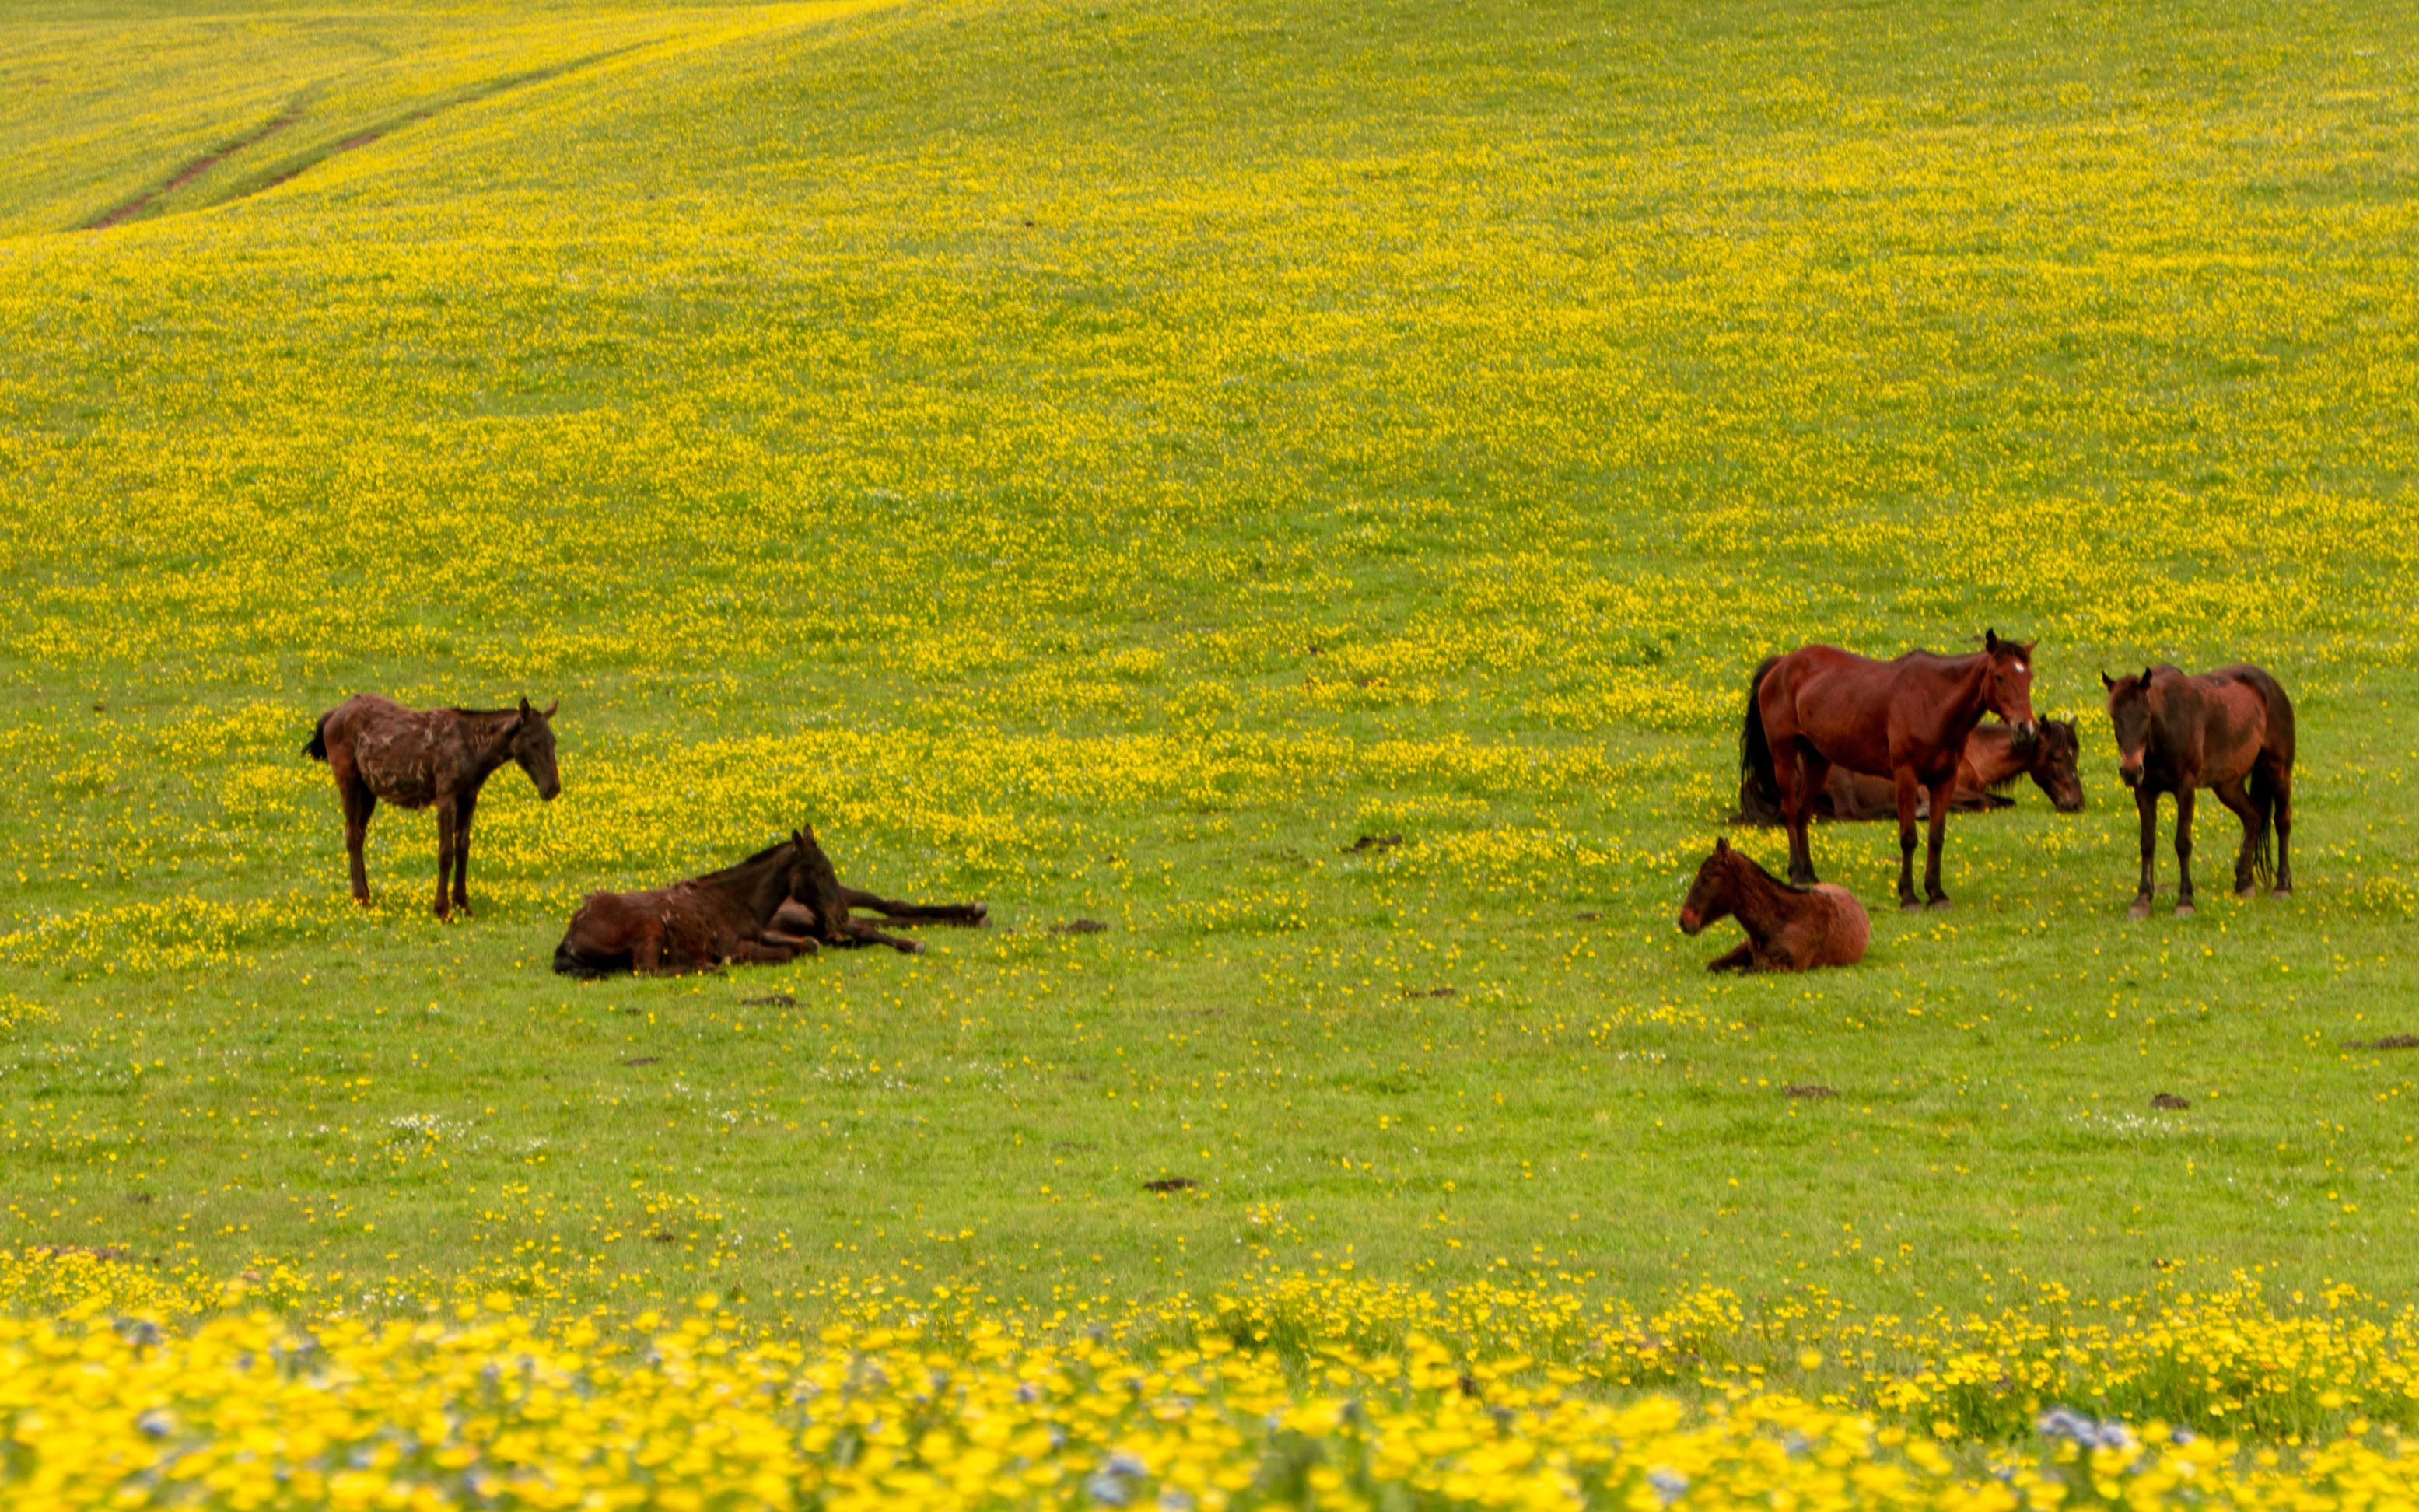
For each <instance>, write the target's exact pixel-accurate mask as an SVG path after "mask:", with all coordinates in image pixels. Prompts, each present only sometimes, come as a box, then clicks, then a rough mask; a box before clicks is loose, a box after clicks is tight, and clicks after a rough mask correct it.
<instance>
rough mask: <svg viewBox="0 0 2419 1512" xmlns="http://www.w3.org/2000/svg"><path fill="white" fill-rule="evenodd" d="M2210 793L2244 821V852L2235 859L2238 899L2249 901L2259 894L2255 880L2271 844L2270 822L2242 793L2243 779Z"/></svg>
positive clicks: (2219, 785) (2212, 789) (2225, 783)
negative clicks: (2265, 849) (2264, 851)
mask: <svg viewBox="0 0 2419 1512" xmlns="http://www.w3.org/2000/svg"><path fill="white" fill-rule="evenodd" d="M2210 791H2211V792H2212V793H2214V794H2216V795H2217V801H2218V802H2220V803H2223V804H2225V805H2226V807H2227V808H2228V809H2231V810H2234V817H2236V818H2237V819H2240V820H2242V854H2241V855H2239V856H2236V857H2235V858H2234V895H2235V896H2236V897H2238V898H2248V897H2250V896H2251V895H2252V894H2253V893H2254V892H2256V891H2257V890H2258V889H2257V887H2256V886H2255V885H2254V879H2255V877H2256V876H2257V870H2258V864H2259V852H2260V850H2261V848H2262V847H2263V846H2264V845H2265V844H2266V842H2267V840H2268V818H2267V816H2266V815H2265V814H2263V813H2261V812H2260V811H2259V806H2258V805H2257V804H2256V803H2254V802H2252V801H2251V795H2249V794H2248V793H2245V792H2244V791H2242V780H2241V779H2236V780H2235V781H2232V782H2221V783H2219V784H2218V785H2217V786H2216V787H2214V788H2211V790H2210Z"/></svg>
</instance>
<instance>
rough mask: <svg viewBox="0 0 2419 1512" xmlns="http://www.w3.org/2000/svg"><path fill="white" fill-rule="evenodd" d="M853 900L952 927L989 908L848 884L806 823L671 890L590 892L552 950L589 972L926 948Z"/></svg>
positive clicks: (568, 971) (557, 963) (565, 966)
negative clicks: (873, 919) (883, 894)
mask: <svg viewBox="0 0 2419 1512" xmlns="http://www.w3.org/2000/svg"><path fill="white" fill-rule="evenodd" d="M851 907H858V908H871V909H872V910H874V911H875V912H877V913H881V914H886V915H887V916H889V917H890V918H896V919H902V920H919V919H932V920H938V921H942V922H947V923H952V924H979V923H981V922H982V921H983V919H984V918H985V917H986V916H987V915H988V913H989V910H988V909H987V908H985V907H984V905H983V904H981V903H931V904H925V903H894V902H892V901H890V900H889V899H886V898H877V897H875V896H874V895H873V894H872V893H870V892H866V891H863V890H861V889H859V888H855V887H842V886H840V876H839V873H838V872H835V871H834V870H833V868H832V863H831V857H830V856H827V855H825V854H824V848H823V846H822V844H821V843H820V842H818V841H816V839H815V832H814V829H813V827H812V826H809V827H808V828H806V829H802V830H793V831H792V832H791V835H790V838H789V839H788V840H786V841H781V842H779V843H778V844H776V845H771V846H767V847H766V848H765V849H763V850H761V851H759V852H757V853H756V854H755V855H753V856H749V857H748V858H747V859H746V860H744V861H742V862H740V863H739V864H738V865H736V866H729V867H725V868H723V869H722V870H721V871H719V872H710V873H708V874H707V875H705V876H701V877H692V878H691V879H689V880H688V881H686V882H676V883H674V884H672V885H671V886H670V887H658V888H655V889H654V890H653V891H649V892H592V893H590V894H589V895H588V897H587V898H586V900H585V901H583V902H582V903H580V905H579V909H578V912H577V913H575V914H573V915H572V916H571V925H570V927H569V928H568V929H566V930H564V931H563V935H562V943H561V944H560V945H557V946H556V947H555V948H554V969H555V970H557V971H559V972H562V974H563V975H565V976H570V977H591V978H593V977H605V976H610V975H613V974H614V973H616V972H622V971H634V972H642V973H656V972H661V973H673V972H683V971H701V970H704V969H706V968H708V967H711V966H718V965H725V964H730V963H732V962H758V963H778V962H783V961H791V960H794V959H796V958H797V957H799V956H802V955H812V954H814V953H815V951H816V950H817V949H819V948H820V947H821V946H824V945H832V946H838V947H841V948H846V947H850V946H858V945H888V946H893V947H895V948H897V949H901V950H905V951H909V952H914V951H917V950H921V949H923V947H922V946H921V945H919V944H917V942H916V941H914V940H910V939H904V938H901V937H900V936H898V935H895V934H885V933H882V932H881V931H880V930H878V929H876V928H874V927H873V926H872V925H871V924H870V923H867V922H866V921H864V920H863V919H855V918H850V917H849V912H848V911H849V909H850V908H851Z"/></svg>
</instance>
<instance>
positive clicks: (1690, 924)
mask: <svg viewBox="0 0 2419 1512" xmlns="http://www.w3.org/2000/svg"><path fill="white" fill-rule="evenodd" d="M1704 927H1705V921H1704V920H1703V919H1702V918H1698V917H1697V911H1696V910H1695V909H1693V908H1683V909H1681V910H1680V933H1683V934H1687V935H1692V936H1693V935H1694V934H1696V933H1697V932H1698V931H1700V930H1702V929H1703V928H1704Z"/></svg>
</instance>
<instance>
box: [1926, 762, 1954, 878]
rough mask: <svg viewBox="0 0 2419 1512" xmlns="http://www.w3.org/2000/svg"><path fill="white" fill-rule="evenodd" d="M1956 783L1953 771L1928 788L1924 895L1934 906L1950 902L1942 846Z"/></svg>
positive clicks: (1947, 836)
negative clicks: (1943, 881) (1943, 876)
mask: <svg viewBox="0 0 2419 1512" xmlns="http://www.w3.org/2000/svg"><path fill="white" fill-rule="evenodd" d="M1956 785H1957V774H1956V773H1955V772H1953V771H1952V772H1950V773H1949V775H1948V776H1947V777H1943V778H1939V779H1935V780H1934V782H1933V783H1932V785H1931V787H1930V788H1929V789H1928V790H1927V791H1928V792H1929V793H1930V795H1931V798H1932V833H1931V835H1930V836H1929V837H1928V840H1927V842H1926V844H1925V846H1924V856H1923V897H1924V901H1925V902H1926V903H1930V904H1931V905H1932V906H1933V907H1934V908H1939V907H1943V906H1945V905H1946V904H1947V903H1948V902H1949V891H1948V889H1947V888H1945V887H1941V885H1940V846H1941V842H1942V841H1945V840H1947V839H1948V838H1949V790H1950V789H1952V788H1954V787H1955V786H1956Z"/></svg>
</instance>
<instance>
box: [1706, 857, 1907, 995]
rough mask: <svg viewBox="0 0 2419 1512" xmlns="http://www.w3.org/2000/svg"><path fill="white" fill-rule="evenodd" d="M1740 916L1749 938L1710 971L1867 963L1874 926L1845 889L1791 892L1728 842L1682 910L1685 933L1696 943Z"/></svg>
mask: <svg viewBox="0 0 2419 1512" xmlns="http://www.w3.org/2000/svg"><path fill="white" fill-rule="evenodd" d="M1725 917H1735V918H1737V919H1738V921H1739V924H1740V927H1742V928H1744V929H1745V930H1746V931H1747V941H1746V943H1745V944H1743V945H1741V946H1740V947H1739V948H1738V949H1735V950H1732V951H1730V952H1728V953H1726V954H1723V955H1718V956H1716V957H1714V959H1713V960H1711V961H1708V962H1706V963H1705V969H1706V970H1708V971H1804V970H1805V969H1807V968H1808V967H1809V966H1852V965H1855V964H1857V962H1859V961H1862V960H1863V959H1864V958H1865V943H1866V941H1868V940H1869V939H1871V938H1872V930H1873V926H1872V920H1871V919H1870V918H1866V917H1865V907H1864V904H1862V903H1858V902H1857V899H1856V895H1855V894H1854V893H1851V892H1850V891H1849V890H1848V889H1847V888H1845V887H1833V886H1831V885H1830V884H1829V883H1818V884H1816V885H1815V886H1813V887H1791V886H1789V885H1788V884H1787V883H1784V882H1782V881H1781V880H1780V878H1778V877H1776V876H1774V875H1773V874H1772V873H1771V872H1766V871H1765V870H1764V868H1762V867H1760V866H1758V865H1756V864H1755V863H1754V862H1753V861H1751V860H1749V858H1748V856H1747V853H1745V852H1744V851H1734V850H1732V849H1731V842H1730V841H1729V839H1728V838H1727V837H1725V838H1723V839H1721V840H1718V841H1714V854H1713V855H1711V856H1706V857H1705V864H1704V865H1703V866H1701V867H1699V868H1697V880H1696V882H1695V883H1694V884H1693V885H1691V886H1690V887H1689V888H1688V896H1687V901H1686V902H1684V903H1681V904H1680V932H1681V933H1684V934H1687V935H1688V936H1689V937H1691V938H1694V937H1695V936H1696V934H1697V933H1698V932H1699V931H1701V930H1703V928H1704V927H1705V926H1706V925H1708V924H1711V923H1713V922H1714V921H1715V920H1717V919H1719V918H1725Z"/></svg>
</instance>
